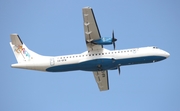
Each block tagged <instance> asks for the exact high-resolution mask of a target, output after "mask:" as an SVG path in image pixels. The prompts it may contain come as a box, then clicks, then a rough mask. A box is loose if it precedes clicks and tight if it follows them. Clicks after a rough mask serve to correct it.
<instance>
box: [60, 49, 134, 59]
mask: <svg viewBox="0 0 180 111" xmlns="http://www.w3.org/2000/svg"><path fill="white" fill-rule="evenodd" d="M126 52H135V50H124V51H115V52H105V53H96V54H86V55H74V56H65V57H60V58H58V59H65V58H75V57H85V56H97V55H107V54H116V53H126Z"/></svg>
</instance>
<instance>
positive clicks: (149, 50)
mask: <svg viewBox="0 0 180 111" xmlns="http://www.w3.org/2000/svg"><path fill="white" fill-rule="evenodd" d="M82 11H83V18H84V23H83V24H84V34H85V41H86V42H85V43H86V46H87V51H85V52H83V53H81V54H72V55H63V56H43V55H39V54H37V53H35V52H33V51H32V50H30V49H28V48H27V47H26V45H25V44H24V43H23V42H22V40H21V39H20V37H19V35H18V34H11V35H10V37H11V42H10V46H11V48H12V50H13V52H14V55H15V57H16V60H17V62H18V63H16V64H12V65H11V67H13V68H22V69H30V70H38V71H47V72H65V71H75V70H82V71H91V72H92V73H93V74H94V77H95V80H96V82H97V85H98V87H99V90H100V91H105V90H109V83H108V70H116V69H117V70H118V72H119V74H120V68H121V66H126V65H134V64H142V63H153V62H157V61H161V60H163V59H166V58H167V57H169V56H170V54H169V53H168V52H166V51H164V50H162V49H159V48H158V47H155V46H152V47H141V48H131V49H123V50H115V42H116V41H117V39H116V38H114V32H112V37H107V38H105V37H101V35H100V32H99V29H98V26H97V23H96V20H95V16H94V13H93V10H92V8H91V7H85V8H83V9H82ZM109 44H112V45H113V46H114V50H108V49H105V48H103V46H104V45H109Z"/></svg>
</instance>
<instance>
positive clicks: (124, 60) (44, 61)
mask: <svg viewBox="0 0 180 111" xmlns="http://www.w3.org/2000/svg"><path fill="white" fill-rule="evenodd" d="M168 56H169V53H168V52H166V51H164V50H161V49H159V48H157V47H142V48H132V49H124V50H113V51H109V50H107V49H105V48H103V50H101V51H99V50H96V51H91V52H88V51H86V52H84V53H81V54H73V55H65V56H38V57H37V58H33V60H32V61H30V62H29V61H28V62H23V63H18V64H13V65H12V67H15V68H23V69H32V70H40V71H48V72H64V71H74V70H84V71H100V70H113V69H117V66H124V65H133V64H141V63H152V62H156V61H160V60H163V59H166V58H167V57H168Z"/></svg>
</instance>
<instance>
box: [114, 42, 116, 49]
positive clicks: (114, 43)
mask: <svg viewBox="0 0 180 111" xmlns="http://www.w3.org/2000/svg"><path fill="white" fill-rule="evenodd" d="M113 47H114V50H115V49H116V44H115V42H113Z"/></svg>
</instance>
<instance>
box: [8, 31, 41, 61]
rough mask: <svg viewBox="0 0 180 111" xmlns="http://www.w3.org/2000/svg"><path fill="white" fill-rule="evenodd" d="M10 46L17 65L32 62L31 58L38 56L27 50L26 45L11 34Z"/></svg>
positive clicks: (15, 35) (17, 36)
mask: <svg viewBox="0 0 180 111" xmlns="http://www.w3.org/2000/svg"><path fill="white" fill-rule="evenodd" d="M10 36H11V42H10V46H11V48H12V50H13V52H14V55H15V57H16V60H17V62H18V63H22V62H28V61H32V60H33V58H35V57H37V56H40V55H39V54H37V53H35V52H33V51H31V50H29V49H28V48H27V47H26V45H25V44H24V43H23V42H22V40H21V39H20V37H19V35H17V34H11V35H10Z"/></svg>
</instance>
